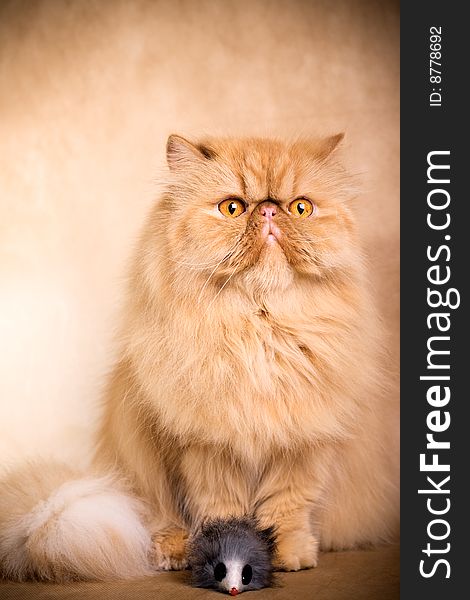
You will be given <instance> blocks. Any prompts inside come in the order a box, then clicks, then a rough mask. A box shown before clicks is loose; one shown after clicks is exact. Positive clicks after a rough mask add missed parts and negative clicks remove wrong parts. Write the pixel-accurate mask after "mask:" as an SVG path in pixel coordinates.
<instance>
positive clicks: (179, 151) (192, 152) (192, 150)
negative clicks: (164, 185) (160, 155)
mask: <svg viewBox="0 0 470 600" xmlns="http://www.w3.org/2000/svg"><path fill="white" fill-rule="evenodd" d="M213 156H214V155H213V152H212V151H211V150H210V149H209V148H207V147H206V146H203V145H202V144H193V143H192V142H189V141H188V140H186V139H185V138H184V137H181V136H180V135H175V134H173V135H170V137H169V138H168V141H167V143H166V160H167V162H168V166H169V167H170V169H171V170H172V171H176V170H178V169H180V168H184V167H185V166H186V167H187V166H188V165H190V164H194V163H195V162H200V161H205V160H207V159H210V158H213Z"/></svg>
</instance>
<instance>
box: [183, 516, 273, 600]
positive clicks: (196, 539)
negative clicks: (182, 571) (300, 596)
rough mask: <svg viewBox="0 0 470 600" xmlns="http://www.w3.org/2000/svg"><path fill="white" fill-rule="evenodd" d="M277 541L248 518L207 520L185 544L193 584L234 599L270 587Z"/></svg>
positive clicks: (271, 531)
mask: <svg viewBox="0 0 470 600" xmlns="http://www.w3.org/2000/svg"><path fill="white" fill-rule="evenodd" d="M275 547H276V539H275V534H274V528H273V527H269V528H267V529H262V528H261V527H260V526H259V524H258V522H257V521H256V520H255V519H254V518H251V517H242V518H237V517H231V518H228V519H214V520H210V521H206V522H205V523H204V524H203V525H202V526H201V527H200V529H199V530H198V531H197V532H196V533H195V534H194V535H193V537H192V538H191V540H190V542H189V545H188V562H189V564H190V566H191V569H192V585H193V586H195V587H203V588H212V589H216V590H219V591H220V592H225V593H229V594H230V595H231V596H236V595H237V594H240V593H241V592H246V591H249V590H259V589H261V588H264V587H268V586H270V585H272V582H273V558H274V556H275V552H276V550H275Z"/></svg>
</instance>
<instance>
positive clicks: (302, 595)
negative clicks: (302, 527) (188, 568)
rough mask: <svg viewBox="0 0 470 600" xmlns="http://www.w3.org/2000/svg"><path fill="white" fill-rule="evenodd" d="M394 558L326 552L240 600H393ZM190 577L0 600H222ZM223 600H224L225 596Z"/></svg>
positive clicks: (44, 589) (2, 594)
mask: <svg viewBox="0 0 470 600" xmlns="http://www.w3.org/2000/svg"><path fill="white" fill-rule="evenodd" d="M398 560H399V555H398V548H397V547H396V546H389V547H384V548H381V549H380V550H369V551H367V550H363V551H357V552H331V553H328V554H324V555H322V556H321V560H320V563H319V566H318V567H317V568H316V569H313V570H309V571H299V572H298V573H281V574H279V575H278V581H277V583H276V587H274V588H270V589H264V590H260V591H258V592H255V593H248V594H247V595H244V596H242V597H243V598H248V599H250V598H255V599H256V600H263V599H268V598H271V599H272V600H310V599H312V600H398V598H399V583H398V573H399V565H398ZM188 580H189V573H188V572H180V573H163V574H161V575H157V576H155V577H153V578H149V579H143V580H142V579H141V580H138V581H131V582H116V583H112V584H102V583H74V584H67V585H48V584H40V583H28V584H12V583H3V584H2V583H0V600H7V599H8V600H124V599H127V598H129V599H134V598H135V599H136V600H172V599H175V600H176V599H181V600H183V599H184V600H202V599H203V598H204V599H205V598H207V599H210V598H213V599H214V600H216V599H217V598H223V596H222V595H221V594H220V593H219V592H214V591H212V590H202V589H194V588H191V587H189V585H188ZM226 597H227V596H226Z"/></svg>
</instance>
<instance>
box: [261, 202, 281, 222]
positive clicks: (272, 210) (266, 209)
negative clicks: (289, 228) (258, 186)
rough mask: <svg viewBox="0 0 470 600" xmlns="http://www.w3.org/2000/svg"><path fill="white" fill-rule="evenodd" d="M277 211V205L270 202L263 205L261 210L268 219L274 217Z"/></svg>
mask: <svg viewBox="0 0 470 600" xmlns="http://www.w3.org/2000/svg"><path fill="white" fill-rule="evenodd" d="M276 212H277V210H276V207H275V206H274V205H272V204H269V205H268V206H263V207H262V208H261V210H260V213H261V215H262V216H263V217H265V218H266V219H272V218H273V217H274V215H275V214H276Z"/></svg>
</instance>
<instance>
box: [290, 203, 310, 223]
mask: <svg viewBox="0 0 470 600" xmlns="http://www.w3.org/2000/svg"><path fill="white" fill-rule="evenodd" d="M314 211H315V205H314V204H312V202H310V200H307V198H296V199H295V200H294V201H292V202H291V203H290V204H289V212H290V213H291V215H294V217H300V218H301V219H305V218H306V217H309V216H310V215H311V214H312V213H313V212H314Z"/></svg>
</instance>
